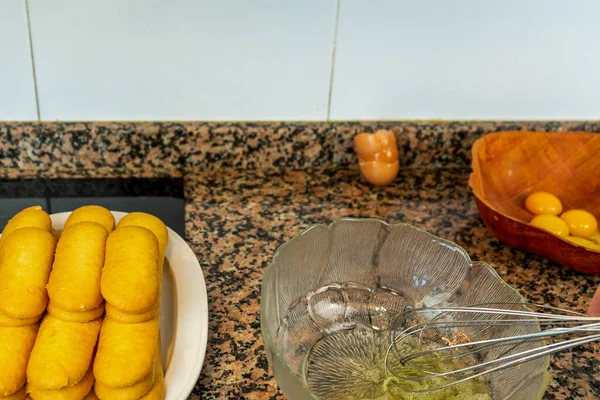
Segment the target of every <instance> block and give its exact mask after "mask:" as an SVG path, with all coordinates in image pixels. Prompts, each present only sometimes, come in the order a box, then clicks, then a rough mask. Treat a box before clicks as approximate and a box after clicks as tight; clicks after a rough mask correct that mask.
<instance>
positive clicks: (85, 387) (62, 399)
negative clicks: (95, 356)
mask: <svg viewBox="0 0 600 400" xmlns="http://www.w3.org/2000/svg"><path fill="white" fill-rule="evenodd" d="M93 386H94V374H93V373H92V369H91V367H90V369H89V370H88V371H87V372H86V373H85V375H84V377H83V378H82V379H81V380H80V381H79V382H77V383H76V384H74V385H71V386H68V387H65V388H62V389H57V390H42V389H37V388H35V387H33V386H31V385H30V384H29V383H28V384H27V392H28V393H29V396H30V397H31V398H32V399H33V400H81V399H83V398H84V397H85V396H86V395H87V394H88V393H89V392H90V390H92V388H93Z"/></svg>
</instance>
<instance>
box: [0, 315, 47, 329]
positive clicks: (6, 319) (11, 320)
mask: <svg viewBox="0 0 600 400" xmlns="http://www.w3.org/2000/svg"><path fill="white" fill-rule="evenodd" d="M39 320H40V317H39V316H35V317H31V318H15V317H11V316H10V315H7V314H5V313H3V312H2V311H0V327H2V326H29V325H34V324H36V323H37V322H38V321H39Z"/></svg>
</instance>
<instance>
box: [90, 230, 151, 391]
mask: <svg viewBox="0 0 600 400" xmlns="http://www.w3.org/2000/svg"><path fill="white" fill-rule="evenodd" d="M118 230H119V229H117V230H115V232H117V231H118ZM159 323H160V318H159V317H158V316H157V317H155V318H153V319H151V320H149V321H146V322H141V323H139V324H125V323H122V322H118V321H115V320H113V319H112V318H109V317H106V318H105V319H104V323H103V324H102V329H101V330H100V338H99V339H98V350H97V353H96V359H95V361H94V376H95V377H96V380H97V381H98V382H100V383H102V384H104V385H106V386H112V387H119V386H121V387H124V386H131V385H133V384H135V383H137V382H140V381H141V380H143V379H144V378H145V377H147V376H148V374H150V372H152V368H153V366H154V361H155V358H156V355H157V354H158V329H159Z"/></svg>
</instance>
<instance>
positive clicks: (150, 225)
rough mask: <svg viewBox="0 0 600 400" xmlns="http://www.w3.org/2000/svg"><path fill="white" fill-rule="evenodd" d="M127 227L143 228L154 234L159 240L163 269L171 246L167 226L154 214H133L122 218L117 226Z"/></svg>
mask: <svg viewBox="0 0 600 400" xmlns="http://www.w3.org/2000/svg"><path fill="white" fill-rule="evenodd" d="M125 226H141V227H144V228H146V229H148V230H150V231H151V232H152V233H154V235H155V236H156V239H157V240H158V247H159V250H160V255H159V257H160V266H161V267H162V265H163V262H164V259H165V254H166V252H167V245H168V244H169V232H168V230H167V227H166V225H165V224H164V223H163V222H162V221H161V220H160V219H159V218H157V217H155V216H154V215H152V214H146V213H143V212H132V213H129V214H127V215H125V216H124V217H123V218H121V220H120V221H119V223H118V224H117V229H119V228H122V227H125Z"/></svg>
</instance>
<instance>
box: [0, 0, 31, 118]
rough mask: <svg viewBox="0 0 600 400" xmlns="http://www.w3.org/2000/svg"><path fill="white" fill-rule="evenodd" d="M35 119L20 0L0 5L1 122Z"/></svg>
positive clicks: (25, 27) (23, 7) (24, 25)
mask: <svg viewBox="0 0 600 400" xmlns="http://www.w3.org/2000/svg"><path fill="white" fill-rule="evenodd" d="M36 118H37V112H36V107H35V89H34V84H33V69H32V66H31V57H30V50H29V36H28V34H27V18H26V15H25V2H24V1H23V0H2V3H0V120H32V119H36Z"/></svg>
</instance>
